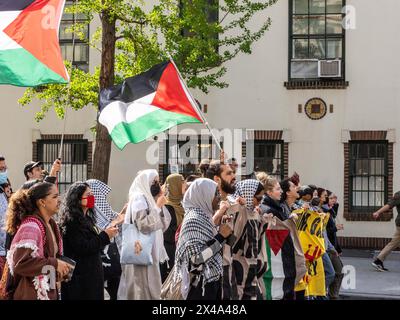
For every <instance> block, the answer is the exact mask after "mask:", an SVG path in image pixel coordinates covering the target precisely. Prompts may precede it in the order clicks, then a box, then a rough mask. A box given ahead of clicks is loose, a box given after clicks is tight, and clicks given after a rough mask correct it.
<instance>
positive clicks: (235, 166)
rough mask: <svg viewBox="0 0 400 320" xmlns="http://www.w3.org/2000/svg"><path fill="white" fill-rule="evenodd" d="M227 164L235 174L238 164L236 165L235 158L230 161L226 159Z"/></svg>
mask: <svg viewBox="0 0 400 320" xmlns="http://www.w3.org/2000/svg"><path fill="white" fill-rule="evenodd" d="M227 162H228V164H229V165H230V166H231V168H232V170H233V172H234V173H235V174H236V172H237V170H238V169H239V164H238V162H237V160H236V158H230V159H228V161H227Z"/></svg>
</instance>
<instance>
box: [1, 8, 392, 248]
mask: <svg viewBox="0 0 400 320" xmlns="http://www.w3.org/2000/svg"><path fill="white" fill-rule="evenodd" d="M397 9H399V10H400V2H399V1H397V0H385V1H384V2H382V4H380V5H377V2H376V1H372V0H347V1H344V0H279V1H278V2H277V3H276V4H275V5H273V6H272V7H270V8H269V9H268V10H267V13H268V15H269V16H270V17H271V19H272V26H271V29H270V31H268V32H267V33H266V35H265V36H264V37H263V38H262V39H261V40H260V41H258V42H257V43H256V44H255V46H254V49H253V53H252V54H251V55H240V56H238V57H237V58H236V59H235V60H234V61H231V62H229V63H227V67H228V72H227V74H226V76H225V78H226V79H225V80H226V81H227V82H228V83H229V87H228V88H226V89H222V90H221V89H211V90H210V93H209V94H207V95H205V94H202V93H199V92H195V91H194V92H193V93H194V95H195V96H196V98H197V99H198V100H199V101H200V102H201V105H202V108H203V111H204V114H205V116H206V117H207V119H208V121H209V123H210V125H211V126H212V127H213V128H215V129H218V130H220V132H222V135H223V140H221V141H222V145H223V147H224V149H225V148H226V150H228V152H227V153H228V156H230V155H231V156H234V157H235V158H238V159H240V162H241V163H245V164H246V165H245V167H244V168H243V170H244V169H245V168H246V169H247V170H246V171H247V172H246V173H249V172H250V173H251V172H252V171H253V170H265V171H267V172H269V173H270V174H273V175H275V176H277V177H278V178H283V177H285V176H287V175H290V174H291V173H293V172H294V171H296V172H298V173H299V174H300V178H301V183H304V184H315V185H318V186H322V187H325V188H327V189H329V190H332V191H333V192H334V193H336V194H337V195H338V198H339V202H340V212H339V217H338V219H339V222H340V223H343V225H344V230H343V231H340V232H339V233H338V235H339V236H340V237H341V244H342V245H343V246H345V247H357V248H375V249H379V248H381V247H383V246H384V244H385V243H386V242H387V241H388V239H389V238H390V237H391V235H392V233H393V232H394V229H395V225H394V218H395V216H396V215H397V212H396V210H395V209H394V211H393V212H389V213H387V214H385V215H383V216H382V217H381V218H380V219H379V221H375V220H373V219H372V212H374V211H375V210H376V209H377V208H379V207H381V206H382V205H384V204H385V203H386V201H387V200H388V198H389V197H391V195H392V194H393V193H394V192H395V191H397V190H398V188H399V185H400V177H399V171H398V170H395V168H397V167H398V166H399V165H400V154H399V152H400V151H399V148H398V147H397V145H398V144H397V143H398V141H399V138H400V137H399V134H400V132H399V129H397V121H398V119H399V116H400V111H399V108H398V106H397V103H400V80H399V77H398V74H399V72H398V70H400V60H399V59H397V52H398V51H399V50H400V43H399V42H397V41H395V39H396V32H397V30H398V29H399V28H398V27H400V22H399V20H398V19H397V17H396V16H395V15H396V14H397V12H398V10H397ZM264 18H265V17H262V16H259V17H256V19H254V25H255V26H257V25H259V23H260V22H261V21H263V19H264ZM71 20H73V18H71V17H65V22H64V23H63V24H62V26H63V25H65V26H67V25H68V24H70V23H71ZM95 24H96V23H95ZM343 26H346V28H343ZM90 29H93V30H94V28H92V27H91V28H90ZM87 32H92V30H87ZM60 41H61V43H62V48H63V54H64V56H65V57H66V59H71V55H72V50H71V48H72V47H71V45H72V44H71V39H70V38H69V37H68V36H67V35H66V34H64V33H62V36H61V37H60ZM74 59H75V61H76V65H77V66H79V67H81V68H89V69H90V70H93V67H94V66H96V65H98V64H99V56H98V55H97V54H96V52H92V51H90V50H88V48H86V47H85V46H84V45H83V44H79V46H78V47H77V49H76V52H75V53H74ZM22 94H23V89H21V88H13V87H9V86H7V87H5V86H2V87H0V95H1V97H2V104H3V105H2V119H3V126H2V128H3V134H2V135H0V154H3V155H4V156H5V157H6V158H7V162H8V166H9V168H10V169H9V172H10V178H11V180H12V182H13V184H14V186H18V185H20V184H22V183H23V179H24V177H23V174H22V168H23V165H24V164H25V163H26V162H27V161H29V160H31V159H35V160H36V159H38V160H43V161H45V162H46V163H50V162H52V161H53V160H54V158H55V157H56V155H57V152H58V151H57V150H58V149H57V147H59V141H60V140H59V139H60V136H61V132H62V127H63V121H61V120H59V119H57V117H56V116H55V115H54V114H53V112H50V113H49V115H48V116H47V117H46V119H45V120H43V121H42V122H40V123H35V122H34V113H35V112H36V111H38V110H39V107H40V104H39V102H34V103H33V104H32V105H30V106H29V107H26V108H24V109H22V108H21V107H20V106H18V104H17V99H18V98H19V97H21V96H22ZM66 121H67V122H66V133H67V136H66V149H65V151H66V153H65V159H64V172H63V174H62V182H63V188H64V189H65V188H66V187H67V186H68V184H69V183H70V182H72V181H75V180H80V179H86V178H87V177H90V173H91V163H92V154H93V148H94V136H93V133H92V131H91V130H90V129H91V128H92V127H93V126H94V124H95V121H96V110H95V108H92V107H88V108H85V109H84V110H81V111H68V115H67V120H66ZM217 135H218V133H217ZM232 141H233V142H232ZM217 156H218V152H217V148H216V146H215V145H213V144H212V139H211V138H210V135H209V134H208V133H207V131H206V130H204V126H203V125H187V126H186V125H184V126H181V127H180V128H178V129H173V130H171V131H170V132H169V133H165V134H160V135H158V136H157V138H156V139H154V140H151V141H148V142H144V143H141V144H138V145H132V144H131V145H128V146H127V147H126V148H125V149H124V150H123V151H119V150H118V149H117V148H116V147H114V146H113V150H112V155H111V168H110V177H109V184H110V186H111V187H112V188H113V191H112V193H111V197H110V200H111V203H112V204H113V205H114V206H115V208H116V210H118V209H119V208H122V206H123V204H124V202H125V201H126V200H127V194H128V190H129V187H130V184H131V183H132V180H133V178H134V177H135V175H136V172H137V171H138V170H140V169H143V168H156V169H158V170H159V171H160V175H161V176H162V177H165V176H166V175H167V174H168V173H170V172H176V171H179V172H183V173H185V174H189V173H191V172H193V170H194V168H195V165H196V164H197V163H198V162H199V161H200V160H201V159H202V158H204V157H210V158H211V157H217ZM62 190H63V189H62Z"/></svg>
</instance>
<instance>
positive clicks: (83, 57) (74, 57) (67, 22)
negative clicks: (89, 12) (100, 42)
mask: <svg viewBox="0 0 400 320" xmlns="http://www.w3.org/2000/svg"><path fill="white" fill-rule="evenodd" d="M73 2H74V1H70V0H69V1H67V2H66V4H65V7H66V8H67V7H70V6H72V4H73ZM75 16H76V17H75ZM74 20H75V21H76V23H77V24H79V23H82V22H84V21H85V20H86V17H85V16H84V15H83V14H77V15H76V14H71V13H64V15H63V18H62V20H61V24H60V35H59V37H60V46H61V53H62V56H63V59H64V60H67V61H72V63H73V65H74V66H76V67H77V68H79V69H81V70H83V71H86V72H88V71H89V45H88V44H87V41H82V40H81V39H79V38H78V37H76V36H75V50H73V34H72V33H71V32H67V29H70V28H71V27H72V26H73V24H74ZM83 32H84V33H85V34H86V39H89V25H85V27H84V30H83ZM74 51H75V52H74Z"/></svg>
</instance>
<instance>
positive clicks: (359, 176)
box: [349, 141, 388, 212]
mask: <svg viewBox="0 0 400 320" xmlns="http://www.w3.org/2000/svg"><path fill="white" fill-rule="evenodd" d="M349 152H350V154H349V158H350V162H349V164H350V176H349V184H350V209H351V210H355V211H368V212H371V210H375V209H377V208H380V207H382V206H383V205H384V204H385V203H386V202H387V198H388V194H387V191H386V190H387V189H388V188H387V185H388V174H387V172H388V143H387V142H386V141H382V142H381V141H373V142H366V141H362V142H350V150H349Z"/></svg>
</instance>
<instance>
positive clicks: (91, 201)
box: [82, 195, 95, 209]
mask: <svg viewBox="0 0 400 320" xmlns="http://www.w3.org/2000/svg"><path fill="white" fill-rule="evenodd" d="M82 199H86V202H87V203H86V208H89V209H93V208H94V203H95V198H94V196H93V195H90V196H87V197H86V198H82Z"/></svg>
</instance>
